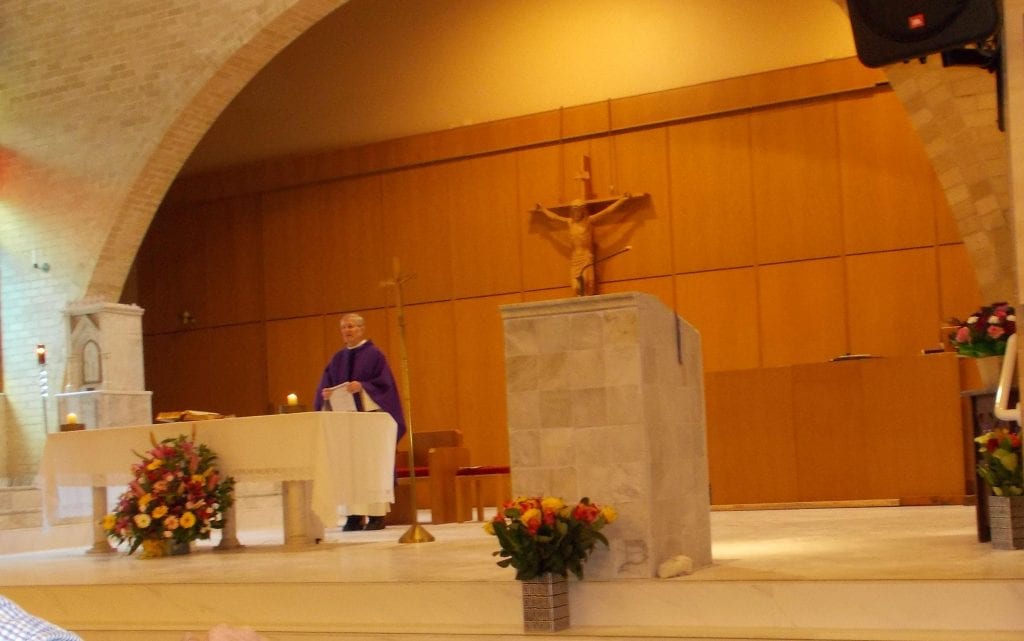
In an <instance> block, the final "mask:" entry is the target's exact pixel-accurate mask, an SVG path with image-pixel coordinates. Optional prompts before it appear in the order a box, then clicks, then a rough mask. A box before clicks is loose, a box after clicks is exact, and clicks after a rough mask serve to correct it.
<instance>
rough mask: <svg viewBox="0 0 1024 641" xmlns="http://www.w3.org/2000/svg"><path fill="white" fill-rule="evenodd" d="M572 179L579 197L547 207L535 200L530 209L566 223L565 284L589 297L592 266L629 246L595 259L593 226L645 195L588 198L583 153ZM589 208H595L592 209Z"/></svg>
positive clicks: (586, 158) (586, 160)
mask: <svg viewBox="0 0 1024 641" xmlns="http://www.w3.org/2000/svg"><path fill="white" fill-rule="evenodd" d="M573 180H578V181H579V187H580V195H579V198H574V199H573V200H572V201H570V202H569V203H568V204H562V205H555V206H553V207H551V208H548V207H544V206H543V205H541V204H540V203H537V204H536V205H535V206H534V208H533V209H531V210H530V212H531V213H540V214H544V216H546V217H547V218H548V219H549V220H552V221H554V222H556V223H559V224H562V225H565V226H566V229H568V231H569V246H570V247H571V249H572V254H571V255H570V259H569V284H570V286H571V287H572V288H573V291H574V292H575V293H576V295H577V296H590V295H593V294H594V293H595V291H594V284H595V283H594V281H595V278H594V267H595V265H597V264H598V263H599V262H601V261H604V260H608V259H609V258H611V257H612V256H617V255H618V254H621V253H623V252H626V251H629V250H630V249H632V248H631V247H630V246H628V245H627V246H626V247H624V248H623V249H620V250H618V251H616V252H613V253H611V254H609V255H607V256H602V257H601V258H597V259H595V256H594V228H593V225H594V224H595V223H597V222H600V221H601V220H602V219H604V218H607V217H608V216H609V215H611V214H612V213H614V212H615V211H616V210H618V209H619V208H620V207H621V206H622V205H623V204H624V203H626V202H627V201H629V200H631V199H633V198H642V197H644V196H646V195H647V194H639V195H635V196H634V195H632V194H630V193H628V192H627V193H624V194H622V195H621V196H618V197H616V198H590V197H589V196H590V157H589V156H586V155H584V156H583V161H582V163H581V165H580V171H579V172H577V173H576V175H575V176H573ZM593 208H599V209H598V211H592V209H593Z"/></svg>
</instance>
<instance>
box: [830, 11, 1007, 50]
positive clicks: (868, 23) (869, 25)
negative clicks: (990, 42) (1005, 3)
mask: <svg viewBox="0 0 1024 641" xmlns="http://www.w3.org/2000/svg"><path fill="white" fill-rule="evenodd" d="M846 5H847V8H848V9H849V11H850V24H851V26H852V27H853V42H854V44H855V45H856V47H857V57H858V58H860V61H861V62H862V63H864V64H865V65H866V66H868V67H881V66H882V65H887V64H891V63H894V62H900V61H902V60H911V59H913V58H920V57H922V56H927V55H928V54H932V53H939V52H941V51H946V50H949V49H955V48H958V47H962V46H963V45H966V44H971V43H975V42H982V41H984V40H985V39H987V38H988V37H989V36H991V35H992V34H994V33H995V31H996V29H997V28H998V27H999V9H998V7H997V6H996V0H847V2H846Z"/></svg>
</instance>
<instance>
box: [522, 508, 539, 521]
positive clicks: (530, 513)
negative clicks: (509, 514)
mask: <svg viewBox="0 0 1024 641" xmlns="http://www.w3.org/2000/svg"><path fill="white" fill-rule="evenodd" d="M519 520H520V521H522V522H523V523H525V524H527V525H529V523H530V521H537V522H540V510H538V509H537V508H535V507H531V508H530V509H529V510H526V511H525V512H523V514H522V516H520V517H519Z"/></svg>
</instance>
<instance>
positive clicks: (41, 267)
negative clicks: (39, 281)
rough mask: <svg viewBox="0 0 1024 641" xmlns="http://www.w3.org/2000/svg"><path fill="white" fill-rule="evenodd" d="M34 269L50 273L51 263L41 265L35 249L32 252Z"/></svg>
mask: <svg viewBox="0 0 1024 641" xmlns="http://www.w3.org/2000/svg"><path fill="white" fill-rule="evenodd" d="M32 268H33V269H39V270H42V271H44V272H48V271H50V263H40V262H39V259H38V258H37V257H36V250H34V249H33V250H32Z"/></svg>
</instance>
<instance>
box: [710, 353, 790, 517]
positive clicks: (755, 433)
mask: <svg viewBox="0 0 1024 641" xmlns="http://www.w3.org/2000/svg"><path fill="white" fill-rule="evenodd" d="M704 396H705V399H706V401H705V403H706V413H707V424H708V468H709V471H710V475H711V502H712V503H714V504H716V505H722V504H736V503H775V502H785V501H791V500H793V497H795V496H797V494H798V487H797V469H798V468H799V467H800V465H801V464H802V462H801V461H799V460H798V459H797V448H796V441H795V437H794V420H793V400H794V397H793V381H792V370H791V368H788V367H780V368H773V369H747V370H734V371H729V372H708V374H707V375H706V376H705V377H704Z"/></svg>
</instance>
